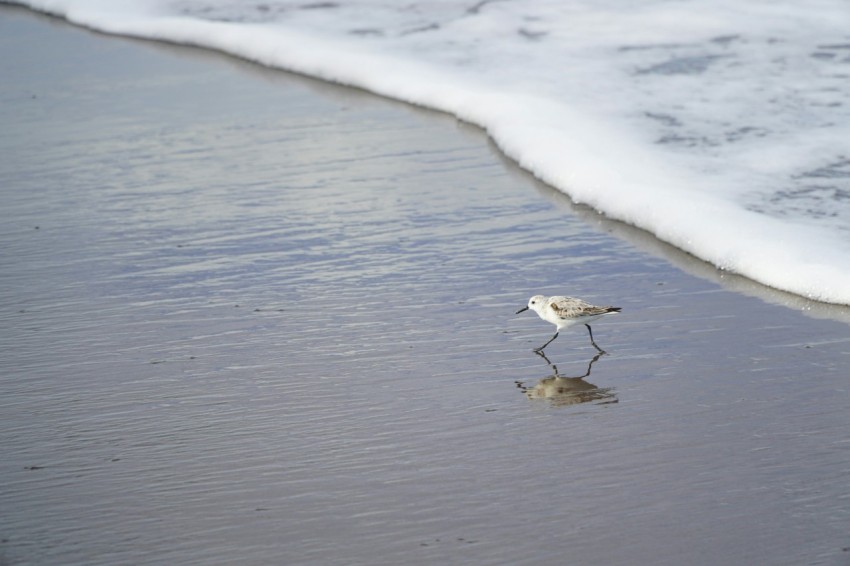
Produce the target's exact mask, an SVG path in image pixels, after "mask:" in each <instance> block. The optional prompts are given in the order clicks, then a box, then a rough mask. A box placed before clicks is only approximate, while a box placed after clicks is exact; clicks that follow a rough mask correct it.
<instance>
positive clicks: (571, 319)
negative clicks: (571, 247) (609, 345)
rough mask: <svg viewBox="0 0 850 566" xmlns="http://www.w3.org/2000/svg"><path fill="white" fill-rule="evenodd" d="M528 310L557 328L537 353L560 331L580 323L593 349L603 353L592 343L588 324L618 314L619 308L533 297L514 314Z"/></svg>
mask: <svg viewBox="0 0 850 566" xmlns="http://www.w3.org/2000/svg"><path fill="white" fill-rule="evenodd" d="M528 309H531V310H533V311H534V312H536V313H537V316H539V317H540V318H542V319H543V320H545V321H546V322H551V323H552V324H554V325H555V326H556V327H557V328H558V329H557V330H556V331H555V335H554V336H552V338H551V339H550V340H549V341H548V342H546V343H545V344H543V345H542V346H540V347H539V348H535V349H534V351H535V352H538V353H539V352H542V351H543V348H545V347H546V346H548V345H549V344H551V343H552V340H554V339H555V338H557V337H558V333H559V332H560V331H561V329H563V328H568V327H570V326H572V325H573V324H577V323H582V324H584V325H585V326H586V327H587V331H588V332H589V333H590V343H591V344H593V347H594V348H596V349H597V350H599V351H600V352H604V350H603V349H602V348H600V347H599V346H597V345H596V342H594V341H593V330H591V329H590V324H589V323H590V322H591V321H592V320H596V319H597V318H599V317H602V316H605V315H607V314H614V313H618V312H620V307H597V306H595V305H591V304H590V303H588V302H585V301H582V300H581V299H574V298H573V297H560V296H556V297H544V296H543V295H534V296H533V297H531V298H530V299H528V305H527V306H525V307H523V308H521V309H519V310H518V311H516V314H519V313H521V312H525V311H527V310H528Z"/></svg>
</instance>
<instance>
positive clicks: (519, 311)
mask: <svg viewBox="0 0 850 566" xmlns="http://www.w3.org/2000/svg"><path fill="white" fill-rule="evenodd" d="M527 310H528V307H522V308H521V309H519V310H518V311H516V313H515V314H519V313H521V312H525V311H527Z"/></svg>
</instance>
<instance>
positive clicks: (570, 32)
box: [15, 0, 850, 304]
mask: <svg viewBox="0 0 850 566" xmlns="http://www.w3.org/2000/svg"><path fill="white" fill-rule="evenodd" d="M15 2H16V3H20V4H23V5H27V6H29V7H31V8H34V9H37V10H42V11H46V12H49V13H52V14H56V15H59V16H62V17H65V18H67V19H68V20H70V21H72V22H75V23H78V24H81V25H85V26H89V27H92V28H96V29H99V30H102V31H106V32H110V33H117V34H126V35H134V36H141V37H147V38H152V39H161V40H168V41H173V42H178V43H187V44H193V45H200V46H204V47H209V48H212V49H218V50H222V51H226V52H228V53H232V54H235V55H238V56H241V57H245V58H247V59H251V60H254V61H257V62H260V63H262V64H264V65H269V66H275V67H281V68H285V69H290V70H294V71H297V72H301V73H305V74H309V75H313V76H316V77H320V78H323V79H327V80H332V81H336V82H340V83H343V84H349V85H354V86H358V87H361V88H364V89H367V90H371V91H374V92H377V93H380V94H383V95H386V96H390V97H393V98H397V99H400V100H404V101H408V102H411V103H415V104H420V105H424V106H428V107H432V108H436V109H440V110H444V111H446V112H450V113H452V114H455V115H457V116H458V117H459V118H461V119H463V120H467V121H470V122H473V123H475V124H478V125H480V126H482V127H484V128H486V129H487V131H488V132H489V134H490V135H491V136H492V137H493V139H494V140H495V141H496V143H497V144H498V145H499V146H500V147H501V148H502V150H503V151H505V153H506V154H507V155H509V156H510V157H512V158H514V159H516V160H517V161H518V162H519V163H520V164H521V165H522V166H523V167H525V168H526V169H528V170H529V171H531V172H532V173H534V174H535V175H537V176H538V177H539V178H541V179H542V180H544V181H546V182H547V183H550V184H552V185H553V186H555V187H557V188H559V189H561V190H563V191H564V192H566V193H567V194H569V195H570V196H571V197H572V198H573V199H574V200H575V201H577V202H582V203H586V204H588V205H590V206H592V207H594V208H596V209H597V210H599V211H600V212H603V213H605V214H606V215H608V216H610V217H613V218H617V219H619V220H623V221H625V222H628V223H631V224H634V225H636V226H639V227H641V228H644V229H646V230H648V231H650V232H652V233H654V234H655V235H657V236H658V237H659V238H660V239H662V240H665V241H667V242H669V243H671V244H673V245H675V246H678V247H680V248H682V249H684V250H686V251H688V252H690V253H692V254H694V255H696V256H698V257H700V258H702V259H705V260H706V261H709V262H711V263H713V264H714V265H716V266H718V267H720V268H723V269H727V270H730V271H734V272H736V273H740V274H742V275H745V276H747V277H750V278H752V279H754V280H756V281H759V282H761V283H764V284H766V285H770V286H772V287H776V288H778V289H783V290H786V291H790V292H793V293H796V294H799V295H803V296H806V297H810V298H813V299H817V300H821V301H827V302H835V303H845V304H850V9H848V7H847V4H846V1H845V0H817V1H811V2H806V3H802V2H794V1H792V0H775V1H774V0H749V1H747V2H740V1H738V0H690V1H687V2H681V1H675V2H674V1H671V0H648V1H646V2H641V3H634V2H627V1H625V0H603V1H599V0H594V1H590V0H570V1H563V0H482V1H478V2H463V1H458V0H430V1H423V2H412V3H411V2H395V1H394V0H371V1H368V0H347V1H344V2H343V1H339V2H334V1H330V2H322V1H318V0H317V1H312V2H311V1H310V0H302V1H300V2H293V1H285V0H265V1H263V2H239V1H238V0H122V1H121V2H115V1H114V0H15Z"/></svg>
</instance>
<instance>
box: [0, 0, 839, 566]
mask: <svg viewBox="0 0 850 566" xmlns="http://www.w3.org/2000/svg"><path fill="white" fill-rule="evenodd" d="M0 49H1V50H2V53H3V57H2V58H0V76H3V77H4V80H3V81H2V83H0V101H2V104H0V116H2V119H1V120H0V123H2V124H3V128H2V133H0V154H1V155H2V156H3V158H2V160H0V186H2V187H3V189H2V191H0V220H2V221H0V241H2V242H3V247H2V252H0V263H2V269H0V282H2V285H0V299H2V300H0V319H1V320H2V326H0V328H2V331H0V344H2V351H3V352H4V354H3V356H2V358H0V447H2V451H3V458H2V459H0V480H2V481H0V485H2V488H0V564H118V563H133V564H163V563H193V564H227V563H235V562H240V563H244V564H270V563H276V564H340V565H342V564H401V563H404V564H441V563H463V564H565V563H568V564H671V565H672V564H746V563H762V564H846V563H848V561H850V551H849V550H848V549H850V534H848V529H847V526H848V524H850V441H848V437H847V431H848V430H850V396H848V377H850V376H848V366H850V331H848V330H849V329H848V324H850V312H849V311H848V309H846V308H842V307H833V306H829V305H820V304H816V303H811V302H808V301H805V300H803V299H800V298H797V297H793V296H790V295H786V294H783V293H777V292H774V291H771V290H769V289H766V288H764V287H761V286H759V285H756V284H754V283H751V282H749V281H746V280H744V279H741V278H737V277H735V276H731V275H729V274H724V273H721V272H718V271H716V270H714V269H713V268H711V267H710V266H707V265H705V264H703V263H701V262H698V261H696V260H694V259H693V258H690V257H689V256H687V255H685V254H681V253H679V252H677V251H676V250H674V249H672V248H670V247H669V246H665V245H664V244H661V243H660V242H657V241H656V240H654V239H653V238H652V237H651V236H649V235H647V234H646V233H643V232H640V231H637V230H634V229H631V228H629V227H628V226H624V225H622V224H618V223H614V222H610V221H608V220H606V219H604V218H602V217H600V216H598V215H596V214H594V213H592V212H591V211H588V210H587V209H585V208H582V207H575V206H573V205H571V204H570V203H569V200H568V199H567V198H566V197H564V196H563V195H560V194H559V193H557V192H555V191H553V190H551V189H550V188H548V187H546V186H544V185H541V184H540V183H537V182H535V181H534V180H533V179H532V178H531V177H530V176H528V175H526V174H525V173H523V172H522V171H520V170H518V169H517V168H516V167H515V166H514V165H512V164H511V163H509V162H506V161H505V160H504V159H503V158H502V157H501V156H500V155H499V154H498V152H497V151H495V150H494V149H493V148H492V146H491V145H490V144H489V143H488V142H487V139H486V136H485V135H484V134H483V133H482V132H481V131H479V130H478V129H476V128H471V127H468V126H466V125H464V124H460V123H457V122H456V121H455V120H454V119H453V118H451V117H449V116H445V115H441V114H437V113H433V112H428V111H424V110H421V109H415V108H411V107H409V106H406V105H403V104H398V103H394V102H392V101H387V100H384V99H380V98H377V97H373V96H370V95H368V94H366V93H362V92H358V91H355V90H351V89H345V88H340V87H335V86H333V85H328V84H324V83H320V82H316V81H312V80H309V79H305V78H303V77H296V76H292V75H288V74H285V73H281V72H276V71H271V70H267V69H262V68H260V67H257V66H254V65H250V64H246V63H243V62H240V61H236V60H234V59H231V58H228V57H224V56H219V55H216V54H211V53H206V52H203V51H200V50H196V49H189V48H179V47H173V46H164V45H159V44H155V43H150V42H139V41H131V40H125V39H118V38H111V37H106V36H101V35H96V34H91V33H89V32H86V31H84V30H80V29H77V28H74V27H71V26H67V25H65V24H63V23H61V22H58V21H56V20H50V19H47V18H43V17H40V16H34V15H32V14H30V13H29V12H26V11H23V10H18V9H10V8H0ZM536 293H543V294H572V295H576V296H580V297H583V298H585V299H588V300H591V301H593V302H597V303H603V304H609V303H610V304H614V305H617V306H620V307H622V308H623V312H622V314H620V315H617V316H616V317H610V318H609V319H606V320H603V321H600V322H598V323H597V324H595V325H594V328H593V330H594V336H595V338H596V341H597V343H599V344H600V345H601V346H602V347H603V348H605V349H606V350H607V352H608V353H607V354H606V355H604V356H601V357H599V358H595V354H596V351H595V350H594V349H593V348H592V346H591V345H590V344H589V341H588V339H587V335H586V332H585V331H584V329H583V327H577V328H573V329H570V330H568V331H565V332H563V333H562V334H561V336H560V337H559V338H558V339H557V340H556V341H555V342H553V343H552V344H551V345H550V346H549V348H547V350H546V353H547V356H548V358H549V362H550V363H547V361H546V360H544V359H542V358H540V357H538V356H536V355H534V354H533V353H532V352H531V349H532V347H534V346H536V345H539V344H542V343H543V342H545V341H546V340H548V338H549V337H550V336H551V335H552V330H553V329H552V327H551V326H550V325H548V324H546V323H544V322H542V321H540V320H538V319H537V318H536V317H535V316H534V315H532V314H529V313H524V314H525V316H514V314H513V313H514V312H515V311H516V310H517V309H518V308H520V307H521V306H523V305H524V304H525V301H526V300H527V299H528V297H529V296H530V295H532V294H536ZM591 363H592V365H591V366H590V368H589V369H590V372H589V374H588V366H589V364H591ZM585 374H586V375H585ZM577 376H584V377H582V378H578V377H577Z"/></svg>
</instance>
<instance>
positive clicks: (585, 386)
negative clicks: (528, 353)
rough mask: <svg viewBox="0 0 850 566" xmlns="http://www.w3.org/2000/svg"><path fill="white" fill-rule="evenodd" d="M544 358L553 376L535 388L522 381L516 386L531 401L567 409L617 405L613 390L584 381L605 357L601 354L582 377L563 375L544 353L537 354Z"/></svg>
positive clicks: (591, 362) (592, 361)
mask: <svg viewBox="0 0 850 566" xmlns="http://www.w3.org/2000/svg"><path fill="white" fill-rule="evenodd" d="M536 354H537V355H538V356H540V357H541V358H543V359H544V360H545V361H546V363H547V364H548V365H549V367H550V368H551V370H552V372H553V373H552V375H550V376H548V377H544V378H543V379H541V380H540V381H538V382H537V385H535V386H533V387H527V386H526V385H525V383H523V382H522V381H517V382H516V386H517V387H518V388H519V389H520V391H522V392H523V393H525V395H526V397H528V398H529V399H531V400H534V399H543V400H546V401H549V403H550V404H551V405H552V406H553V407H566V406H568V405H578V404H581V403H590V402H595V403H596V404H598V405H607V404H611V403H617V402H618V400H617V396H616V394H615V393H614V389H613V388H610V387H608V388H602V387H597V386H595V385H593V384H592V383H588V382H587V381H585V380H584V378H585V377H587V376H589V375H590V371H591V369H592V368H593V364H594V363H596V360H598V359H599V358H601V357H602V356H603V355H604V352H599V353H598V354H596V355H595V356H593V359H591V360H590V362H588V364H587V370H586V371H585V372H584V374H582V375H578V376H568V375H561V373H560V372H559V371H558V366H556V365H555V364H553V363H552V362H551V361H550V360H549V358H547V357H546V355H545V354H544V353H543V352H536Z"/></svg>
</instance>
